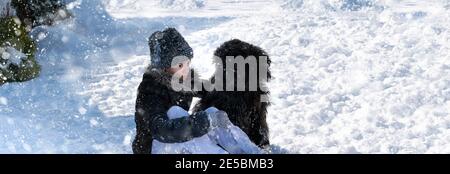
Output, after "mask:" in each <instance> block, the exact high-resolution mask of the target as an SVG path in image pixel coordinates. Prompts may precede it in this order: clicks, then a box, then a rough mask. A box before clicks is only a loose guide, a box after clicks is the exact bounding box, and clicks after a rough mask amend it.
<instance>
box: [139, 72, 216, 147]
mask: <svg viewBox="0 0 450 174" xmlns="http://www.w3.org/2000/svg"><path fill="white" fill-rule="evenodd" d="M171 80H172V75H170V74H169V73H167V72H165V71H163V70H160V69H157V68H152V67H149V68H147V70H146V72H145V74H144V76H143V79H142V82H141V84H140V85H139V88H138V96H137V99H136V112H135V122H136V137H135V139H134V141H133V152H134V153H136V154H149V153H151V149H152V141H153V140H154V139H156V140H158V141H160V142H163V143H180V142H185V141H189V140H191V139H193V138H195V137H200V136H203V135H204V134H206V133H207V132H208V128H209V120H208V118H207V115H206V113H205V112H197V113H195V114H194V115H191V116H189V117H183V118H178V119H172V120H170V119H169V118H168V116H167V111H168V110H169V109H170V107H172V106H175V105H177V106H180V107H182V108H183V109H185V110H189V107H190V105H191V102H192V97H194V96H196V95H197V94H196V93H195V92H194V91H192V90H190V91H175V90H173V88H172V86H171Z"/></svg>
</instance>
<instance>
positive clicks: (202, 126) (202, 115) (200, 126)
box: [191, 111, 210, 135]
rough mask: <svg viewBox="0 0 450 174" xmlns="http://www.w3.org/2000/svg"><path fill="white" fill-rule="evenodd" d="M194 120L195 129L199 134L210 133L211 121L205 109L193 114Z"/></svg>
mask: <svg viewBox="0 0 450 174" xmlns="http://www.w3.org/2000/svg"><path fill="white" fill-rule="evenodd" d="M191 118H192V120H193V126H192V127H194V131H195V132H196V134H197V135H204V134H206V133H208V131H209V129H210V121H209V118H208V113H206V112H205V111H200V112H197V113H195V114H194V115H192V116H191Z"/></svg>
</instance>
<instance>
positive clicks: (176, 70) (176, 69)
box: [167, 60, 191, 80]
mask: <svg viewBox="0 0 450 174" xmlns="http://www.w3.org/2000/svg"><path fill="white" fill-rule="evenodd" d="M190 64H191V61H189V60H186V61H184V62H182V63H179V64H178V65H177V66H173V67H171V68H169V69H167V72H169V73H170V74H173V75H177V76H181V77H183V80H186V78H187V77H188V76H189V72H190V69H191V68H190Z"/></svg>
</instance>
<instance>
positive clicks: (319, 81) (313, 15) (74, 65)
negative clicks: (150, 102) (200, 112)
mask: <svg viewBox="0 0 450 174" xmlns="http://www.w3.org/2000/svg"><path fill="white" fill-rule="evenodd" d="M69 1H70V2H72V3H71V4H70V5H69V7H70V8H69V9H70V11H71V12H72V13H73V14H74V16H75V18H74V19H71V20H69V21H65V22H62V23H60V24H57V25H56V26H52V27H44V26H42V27H39V28H36V29H34V30H33V31H32V36H33V37H34V38H36V39H38V42H37V45H38V50H39V51H38V57H37V58H38V61H39V62H40V64H41V65H42V73H41V75H40V77H39V78H37V79H34V80H32V81H29V82H26V83H10V84H4V85H3V86H1V87H0V152H1V153H131V145H130V143H131V141H132V139H133V137H134V134H135V124H134V118H133V115H134V100H135V98H136V89H137V86H138V84H139V82H140V80H141V78H142V73H143V71H144V69H145V67H146V66H147V65H148V64H149V61H150V60H149V56H148V55H149V51H148V45H147V41H146V39H147V38H148V37H149V36H150V34H151V33H152V32H154V31H156V30H160V29H163V28H165V27H167V26H171V27H176V28H177V29H179V30H180V32H181V33H182V34H183V35H184V36H186V40H187V41H188V42H189V43H190V45H191V46H192V47H193V49H194V60H193V66H194V67H195V68H196V69H197V70H198V71H199V72H201V74H202V76H203V77H205V78H206V77H208V76H210V75H211V74H212V72H213V71H214V70H213V69H212V67H213V66H211V56H212V53H213V51H214V50H215V48H216V47H218V46H219V45H220V44H221V43H223V42H225V41H227V40H229V39H232V38H239V39H241V40H244V41H248V42H250V43H252V44H255V45H258V46H261V47H262V48H264V49H266V51H267V52H268V53H269V55H270V56H271V59H272V61H273V64H272V66H271V70H272V73H273V76H274V79H273V80H272V82H271V83H270V84H269V87H270V90H271V101H272V105H271V106H270V108H269V114H268V118H267V121H268V124H269V129H270V141H271V143H272V149H273V153H450V119H449V113H450V110H449V109H450V75H449V74H450V61H449V59H448V58H449V57H448V55H450V44H449V43H450V30H449V29H450V21H449V20H448V19H449V18H450V1H449V0H431V1H417V0H408V1H406V0H405V1H399V0H319V1H316V0H276V1H275V0H274V1H259V0H255V1H246V0H239V1H227V0H218V1H212V0H209V1H208V0H205V1H198V0H191V1H188V0H185V1H166V2H173V3H175V2H185V3H186V4H181V5H177V6H176V7H174V8H170V7H164V6H163V4H161V2H162V1H158V0H154V1H147V0H146V1H144V0H89V1H87V0H69ZM193 2H194V4H195V2H201V5H199V6H190V5H189V4H192V3H193ZM184 7H186V8H184ZM180 11H182V12H180Z"/></svg>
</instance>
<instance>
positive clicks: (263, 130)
mask: <svg viewBox="0 0 450 174" xmlns="http://www.w3.org/2000/svg"><path fill="white" fill-rule="evenodd" d="M214 55H215V56H216V57H219V58H220V60H221V61H222V62H215V63H222V65H223V69H221V68H220V66H216V73H217V72H218V71H223V79H222V80H223V84H224V87H225V86H226V83H227V82H226V80H225V79H226V75H225V74H226V73H225V71H226V62H225V59H226V57H227V56H242V57H244V58H247V57H248V56H254V57H256V58H259V56H267V59H268V65H270V58H269V56H268V55H267V53H266V52H265V51H264V50H263V49H261V48H259V47H257V46H254V45H251V44H249V43H246V42H243V41H240V40H237V39H234V40H231V41H228V42H225V43H223V44H222V45H221V46H220V47H219V48H217V50H216V51H215V52H214ZM257 60H259V59H257ZM257 62H258V61H257ZM258 67H259V62H258ZM234 68H235V70H236V67H234ZM267 68H269V66H267ZM235 72H236V71H235ZM258 72H259V71H258ZM267 72H268V74H267V78H268V79H270V78H271V74H270V71H269V70H267ZM248 76H249V67H248V65H247V66H246V83H245V84H246V90H245V91H225V90H224V91H212V92H207V93H205V94H204V96H203V97H202V99H201V100H200V102H199V103H198V104H197V105H196V107H195V110H205V109H206V108H208V107H212V106H214V107H216V108H218V109H219V110H223V111H225V112H226V113H227V114H228V117H229V118H230V120H231V122H232V123H233V124H234V125H236V126H238V127H239V128H241V129H242V130H243V131H244V132H245V133H246V134H247V135H248V136H249V138H250V139H251V140H252V141H253V142H254V143H255V144H256V145H258V146H260V147H262V148H266V147H268V145H269V128H268V126H267V122H266V115H267V107H268V106H269V104H270V103H269V102H267V101H262V99H261V96H262V95H268V93H269V92H266V91H263V90H261V86H259V85H260V84H258V88H257V89H258V90H257V91H249V90H248V89H249V88H248V87H249V86H248V85H249V79H248ZM235 77H236V74H235ZM258 79H259V80H261V79H260V78H259V73H258ZM210 80H211V81H213V82H214V81H215V80H217V79H214V77H213V78H212V79H210ZM235 81H236V80H235ZM264 83H265V82H264ZM236 84H237V83H236V82H235V84H234V87H235V88H236Z"/></svg>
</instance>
